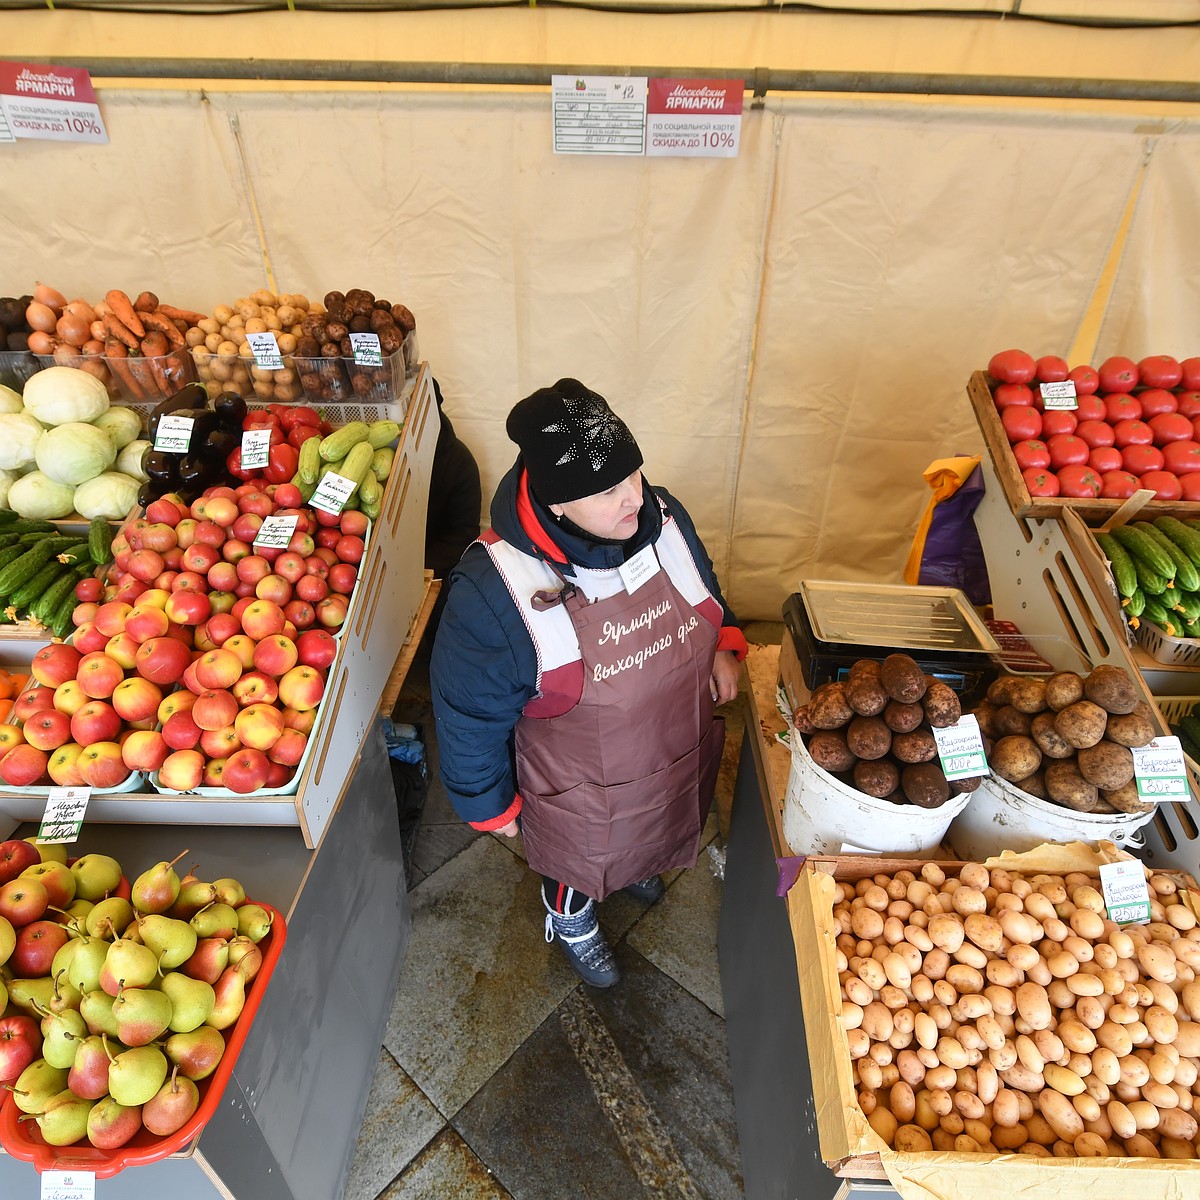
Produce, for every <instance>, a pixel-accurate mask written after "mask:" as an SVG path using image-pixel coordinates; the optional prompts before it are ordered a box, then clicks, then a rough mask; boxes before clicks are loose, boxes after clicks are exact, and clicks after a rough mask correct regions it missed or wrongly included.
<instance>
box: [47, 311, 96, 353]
mask: <svg viewBox="0 0 1200 1200" xmlns="http://www.w3.org/2000/svg"><path fill="white" fill-rule="evenodd" d="M54 329H55V332H56V333H57V334H58V336H59V337H60V338H62V340H63V341H64V342H67V343H68V344H70V345H72V346H82V345H83V343H84V342H86V341H87V340H88V334H89V332H90V330H89V323H88V322H87V321H85V320H84V319H83V318H82V317H81V316H78V315H77V314H76V313H73V312H71V311H70V310H67V311H66V312H64V313H63V315H62V316H61V317H59V318H58V323H57V324H56V325H55V327H54Z"/></svg>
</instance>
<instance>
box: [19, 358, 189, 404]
mask: <svg viewBox="0 0 1200 1200" xmlns="http://www.w3.org/2000/svg"><path fill="white" fill-rule="evenodd" d="M36 357H37V359H38V361H39V362H40V363H41V364H42V366H44V367H81V368H83V367H86V368H87V369H89V370H94V369H95V368H97V367H99V368H100V370H99V371H97V375H98V377H99V378H100V379H101V381H102V382H103V383H104V385H105V387H107V388H108V394H109V395H110V396H111V397H112V398H113V399H114V400H123V401H126V402H128V403H130V404H136V403H139V402H140V403H145V404H157V403H158V402H159V401H160V400H167V399H169V398H170V397H171V396H173V395H174V394H175V393H176V392H177V391H179V389H180V388H181V387H183V385H184V384H185V383H191V382H192V381H193V380H194V379H195V378H196V368H195V365H194V364H193V362H192V356H191V354H190V353H189V352H188V351H187V350H175V351H173V352H172V353H170V354H163V355H161V356H160V357H158V358H105V357H104V355H102V354H98V355H84V354H76V355H72V356H71V357H69V358H55V357H54V356H53V355H49V354H39V355H37V356H36Z"/></svg>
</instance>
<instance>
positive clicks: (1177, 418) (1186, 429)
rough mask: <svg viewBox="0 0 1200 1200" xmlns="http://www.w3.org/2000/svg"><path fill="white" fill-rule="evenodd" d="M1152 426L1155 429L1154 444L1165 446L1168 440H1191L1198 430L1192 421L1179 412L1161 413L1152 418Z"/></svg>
mask: <svg viewBox="0 0 1200 1200" xmlns="http://www.w3.org/2000/svg"><path fill="white" fill-rule="evenodd" d="M1149 424H1150V428H1151V429H1152V430H1153V431H1154V444H1155V445H1156V446H1165V445H1166V444H1167V443H1168V442H1187V441H1191V439H1192V435H1193V434H1194V433H1195V432H1196V431H1195V430H1194V429H1193V428H1192V423H1191V421H1189V420H1188V419H1187V417H1185V416H1181V415H1180V414H1179V413H1161V414H1160V415H1159V416H1157V417H1151V418H1150V422H1149Z"/></svg>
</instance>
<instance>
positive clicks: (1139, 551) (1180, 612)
mask: <svg viewBox="0 0 1200 1200" xmlns="http://www.w3.org/2000/svg"><path fill="white" fill-rule="evenodd" d="M1095 536H1096V543H1097V544H1098V545H1099V547H1100V549H1101V550H1102V551H1103V552H1104V555H1105V557H1106V558H1107V559H1108V561H1109V564H1110V566H1111V567H1112V574H1113V581H1114V582H1115V583H1116V585H1117V591H1118V593H1120V596H1121V606H1122V608H1123V609H1124V612H1125V616H1126V618H1127V619H1128V621H1129V624H1130V625H1131V626H1132V627H1133V628H1134V629H1136V628H1137V627H1138V625H1139V624H1140V623H1141V622H1142V621H1148V622H1149V623H1150V624H1151V625H1154V626H1156V627H1157V628H1158V629H1161V630H1162V632H1163V633H1165V634H1167V635H1168V636H1169V637H1200V521H1193V520H1187V521H1179V520H1176V519H1175V518H1174V517H1159V518H1158V519H1157V520H1156V521H1153V522H1151V521H1134V522H1132V523H1131V524H1129V525H1118V526H1116V528H1114V529H1111V530H1109V532H1108V533H1097V534H1096V535H1095Z"/></svg>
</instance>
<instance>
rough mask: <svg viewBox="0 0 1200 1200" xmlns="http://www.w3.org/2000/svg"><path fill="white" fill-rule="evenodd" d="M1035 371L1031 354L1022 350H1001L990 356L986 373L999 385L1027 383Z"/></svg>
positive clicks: (1034, 363) (1035, 364)
mask: <svg viewBox="0 0 1200 1200" xmlns="http://www.w3.org/2000/svg"><path fill="white" fill-rule="evenodd" d="M1036 370H1037V363H1036V362H1034V359H1033V355H1032V354H1026V353H1025V351H1024V350H1001V351H999V352H998V353H996V354H993V355H992V357H991V359H990V361H989V362H988V368H987V373H988V374H989V375H990V376H991V377H992V378H993V379H998V380H999V381H1000V382H1001V383H1028V382H1029V381H1030V380H1031V379H1032V378H1033V375H1034V372H1035V371H1036Z"/></svg>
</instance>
